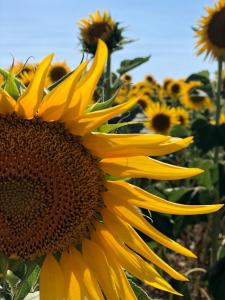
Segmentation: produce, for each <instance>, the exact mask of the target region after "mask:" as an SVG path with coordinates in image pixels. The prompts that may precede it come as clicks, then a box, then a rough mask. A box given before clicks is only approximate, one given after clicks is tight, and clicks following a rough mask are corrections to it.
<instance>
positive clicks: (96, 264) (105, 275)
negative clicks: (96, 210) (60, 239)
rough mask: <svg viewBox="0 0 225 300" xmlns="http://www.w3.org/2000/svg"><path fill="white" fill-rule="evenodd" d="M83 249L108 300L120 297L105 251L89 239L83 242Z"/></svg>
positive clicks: (86, 259) (85, 257)
mask: <svg viewBox="0 0 225 300" xmlns="http://www.w3.org/2000/svg"><path fill="white" fill-rule="evenodd" d="M82 249H83V256H84V259H85V261H86V262H87V263H88V265H89V267H90V268H91V269H92V270H93V271H94V272H95V274H96V278H97V280H98V282H99V284H100V285H101V287H102V289H103V292H104V294H105V295H106V298H107V299H108V300H116V299H119V297H118V295H117V292H116V289H115V286H114V282H113V280H112V277H111V274H110V267H109V264H108V261H107V258H106V256H105V253H104V251H103V250H102V249H101V247H100V246H98V245H97V244H96V243H94V242H92V241H89V240H85V241H84V242H83V248H82ZM93 257H94V259H93Z"/></svg>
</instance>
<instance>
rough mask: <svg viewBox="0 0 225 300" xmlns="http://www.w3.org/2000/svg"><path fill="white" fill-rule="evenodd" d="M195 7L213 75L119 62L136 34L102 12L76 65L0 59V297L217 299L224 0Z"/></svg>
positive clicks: (85, 24)
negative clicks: (144, 70) (159, 71)
mask: <svg viewBox="0 0 225 300" xmlns="http://www.w3.org/2000/svg"><path fill="white" fill-rule="evenodd" d="M202 14H203V17H201V18H200V20H199V21H198V23H196V24H195V25H194V27H193V34H194V36H195V39H196V45H195V47H196V51H197V55H203V56H204V55H205V59H211V61H212V62H213V63H214V64H215V65H216V68H217V71H216V73H215V74H211V73H210V72H209V71H207V70H203V71H201V70H200V71H199V72H196V73H193V74H187V76H186V77H183V78H173V77H172V76H171V75H170V74H168V77H166V78H164V79H163V80H162V81H161V82H158V81H157V80H156V78H155V76H154V74H151V73H149V74H143V76H142V80H139V81H135V80H134V79H133V78H134V77H133V73H134V72H135V70H136V69H137V68H138V67H139V66H141V65H144V64H149V66H151V61H152V60H153V59H154V57H152V56H151V55H149V56H143V57H134V58H132V59H125V60H122V61H121V62H120V65H119V67H118V68H117V70H116V71H115V69H114V67H113V63H114V60H113V59H114V54H115V52H118V51H121V50H123V51H124V50H126V46H127V45H128V44H131V43H135V40H133V39H128V38H127V32H126V30H127V28H126V27H124V26H123V25H122V24H121V23H120V22H119V21H117V20H116V19H115V18H114V17H113V15H111V14H110V12H109V11H107V10H105V11H100V10H98V9H97V10H96V11H95V12H92V13H91V14H89V16H84V18H83V19H81V20H80V21H79V22H78V23H77V26H78V28H79V46H80V53H81V56H82V59H81V61H80V64H79V65H78V66H77V68H75V69H73V68H71V67H70V65H69V64H68V62H67V61H66V58H65V60H62V61H54V62H53V54H48V53H46V54H47V55H46V56H45V57H43V59H42V60H40V61H37V62H35V63H32V62H31V61H30V59H27V61H19V60H16V59H14V58H13V62H12V63H11V65H8V67H5V68H3V67H0V300H23V299H24V300H32V299H33V300H34V299H35V300H37V299H40V300H137V299H138V300H179V299H184V300H225V209H224V202H225V160H224V148H225V106H224V99H225V64H224V61H225V0H217V1H216V2H215V4H214V5H212V6H211V7H207V9H206V10H205V11H204V10H203V11H202ZM193 47H194V46H193ZM31 54H32V53H31ZM149 68H150V67H149ZM168 73H169V72H168Z"/></svg>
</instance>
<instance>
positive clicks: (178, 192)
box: [165, 187, 190, 202]
mask: <svg viewBox="0 0 225 300" xmlns="http://www.w3.org/2000/svg"><path fill="white" fill-rule="evenodd" d="M165 192H166V193H167V195H168V200H170V201H172V202H178V201H179V200H180V199H181V198H182V197H183V196H184V195H185V194H187V193H188V192H190V189H189V188H185V187H184V188H182V187H179V188H173V189H172V188H171V189H167V190H166V191H165Z"/></svg>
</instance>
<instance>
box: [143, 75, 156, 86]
mask: <svg viewBox="0 0 225 300" xmlns="http://www.w3.org/2000/svg"><path fill="white" fill-rule="evenodd" d="M144 80H145V81H146V82H147V83H149V84H151V85H155V84H156V80H155V78H154V77H153V76H152V75H150V74H147V75H146V76H145V79H144Z"/></svg>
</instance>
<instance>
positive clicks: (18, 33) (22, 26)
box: [0, 0, 216, 81]
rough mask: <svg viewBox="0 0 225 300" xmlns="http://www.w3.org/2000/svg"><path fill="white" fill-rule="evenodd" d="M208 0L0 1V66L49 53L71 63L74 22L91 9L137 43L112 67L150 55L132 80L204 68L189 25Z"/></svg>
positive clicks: (75, 50)
mask: <svg viewBox="0 0 225 300" xmlns="http://www.w3.org/2000/svg"><path fill="white" fill-rule="evenodd" d="M213 3H214V1H213V0H197V1H196V0H189V1H184V0H183V1H181V0H157V1H156V0H129V1H128V0H124V1H122V0H121V1H118V0H108V1H103V0H95V1H90V0H87V1H77V0H64V1H63V0H20V1H15V0H12V1H3V0H0V20H1V25H0V37H1V39H0V40H1V41H0V65H1V66H3V67H6V66H7V65H9V64H10V63H11V62H12V55H13V56H14V57H15V58H16V59H18V60H26V59H27V58H28V57H30V56H32V57H34V61H38V60H40V59H41V58H42V57H43V56H45V55H46V54H48V53H50V52H55V59H57V60H64V59H66V60H67V62H68V63H69V64H70V65H71V66H72V67H75V66H76V65H77V64H78V63H79V61H80V59H81V54H80V51H79V50H80V46H79V42H78V28H77V25H76V21H78V20H79V19H81V18H84V17H86V16H87V15H88V13H90V12H94V11H95V10H96V9H97V8H98V9H100V10H105V9H106V10H109V11H110V13H111V15H112V17H113V18H114V19H115V20H119V21H121V22H122V24H123V25H124V26H127V31H126V36H127V37H129V38H135V39H137V42H135V43H133V44H130V45H128V46H126V47H125V49H124V50H123V51H120V52H118V53H115V54H114V56H113V64H114V69H116V68H117V67H118V65H119V62H120V61H121V60H123V59H127V58H134V57H137V56H145V55H148V54H151V55H152V58H151V61H150V62H149V63H147V64H145V65H143V66H141V67H140V68H138V69H136V70H135V71H133V72H132V75H133V76H134V79H135V80H141V79H142V78H143V76H144V74H147V73H151V74H153V75H154V76H155V77H156V78H157V79H158V80H159V81H161V80H162V79H163V78H165V77H168V76H172V77H174V78H181V77H186V76H188V75H189V74H190V73H192V72H197V71H200V70H203V69H209V70H210V71H212V72H214V70H215V68H216V66H215V63H213V62H209V61H204V59H203V57H197V56H196V55H195V49H194V45H195V39H194V37H193V31H192V29H191V26H194V25H195V24H196V20H198V19H199V18H200V16H201V15H202V14H203V13H204V11H203V7H204V6H206V5H212V4H213Z"/></svg>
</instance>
